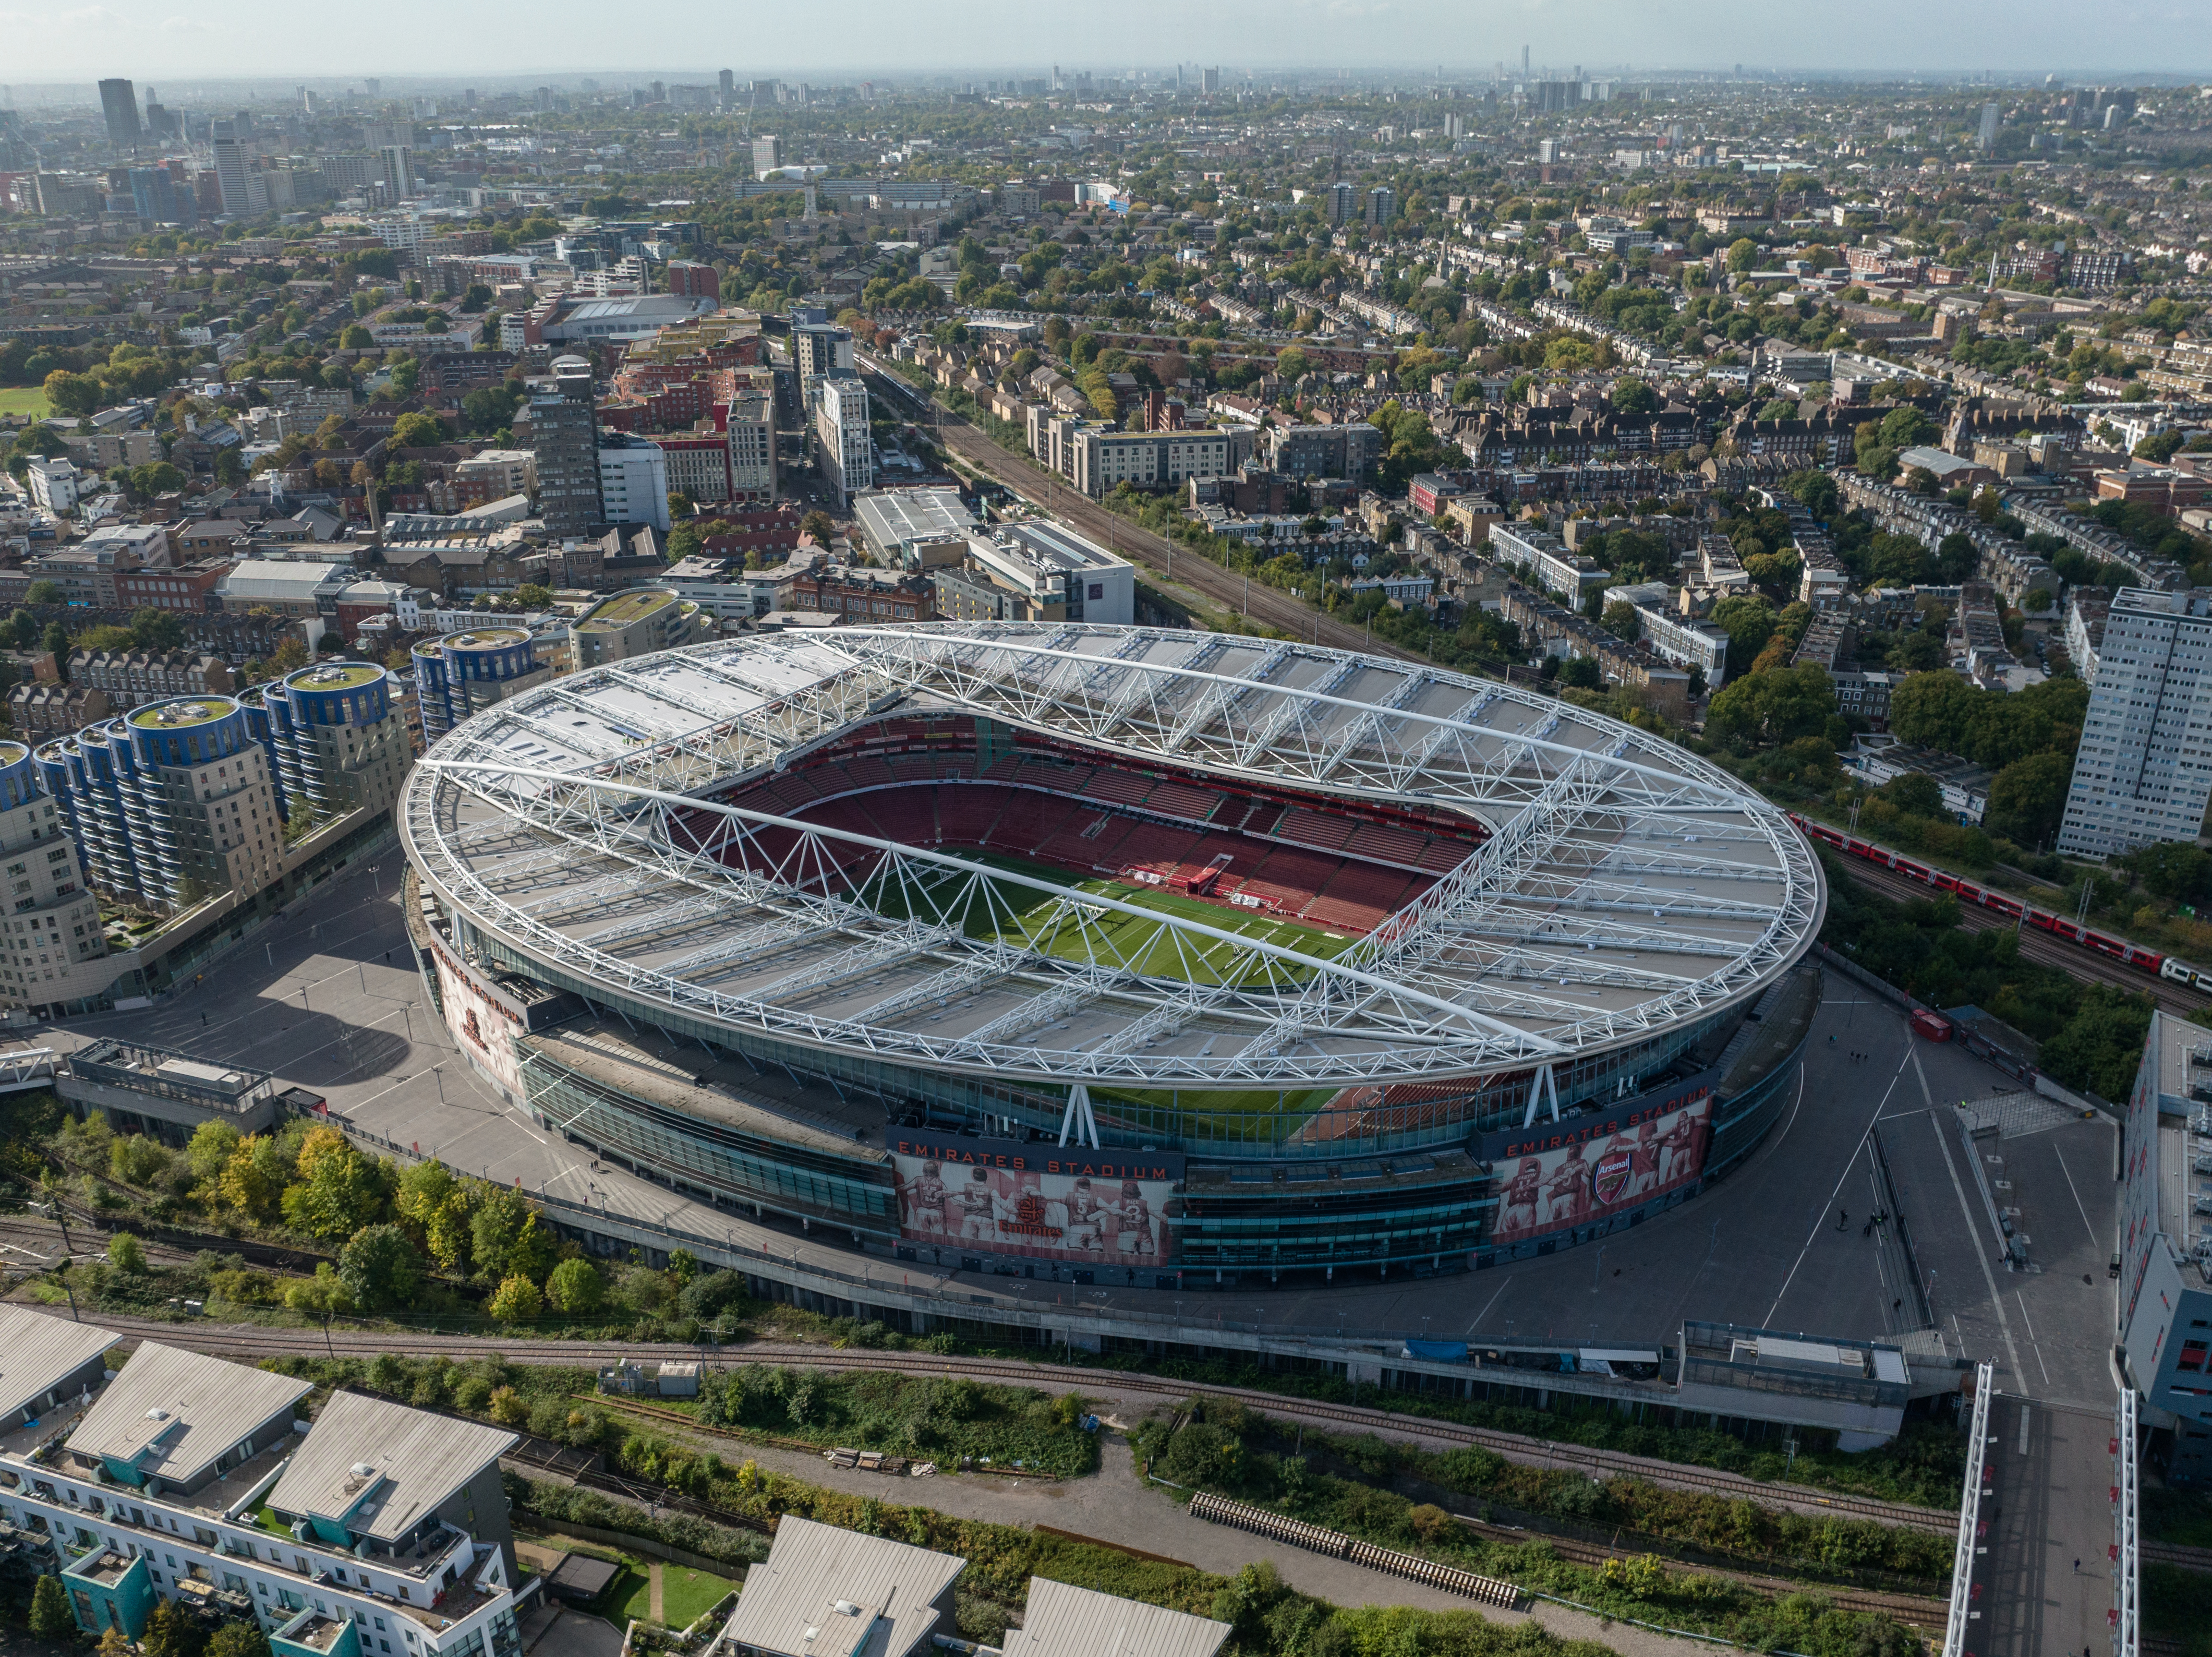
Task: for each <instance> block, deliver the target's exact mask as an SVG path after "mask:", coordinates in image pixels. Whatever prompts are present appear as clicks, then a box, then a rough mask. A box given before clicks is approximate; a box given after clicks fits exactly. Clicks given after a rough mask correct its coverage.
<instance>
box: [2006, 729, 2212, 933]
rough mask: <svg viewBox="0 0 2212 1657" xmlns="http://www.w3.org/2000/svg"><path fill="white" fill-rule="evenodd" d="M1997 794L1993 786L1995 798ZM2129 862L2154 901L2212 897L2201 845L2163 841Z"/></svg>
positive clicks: (2210, 861) (2209, 866) (2208, 859)
mask: <svg viewBox="0 0 2212 1657" xmlns="http://www.w3.org/2000/svg"><path fill="white" fill-rule="evenodd" d="M2048 757H2049V756H2044V755H2039V756H2038V758H2048ZM2020 763H2021V764H2022V765H2026V764H2027V763H2028V762H2027V761H2026V760H2022V761H2021V762H2020ZM2012 769H2013V767H2012V766H2010V765H2008V766H2006V767H2005V770H2006V771H2011V770H2012ZM2000 775H2002V773H2000ZM1995 792H1996V790H1995V789H1994V787H1992V789H1991V793H1992V795H1994V794H1995ZM1992 803H1994V801H1992ZM2126 862H2127V865H2128V867H2129V868H2130V869H2132V870H2134V871H2135V876H2136V879H2137V880H2141V881H2142V883H2143V890H2145V891H2146V892H2149V893H2150V894H2151V896H2153V897H2154V898H2163V899H2166V900H2167V901H2168V902H2170V903H2188V904H2195V903H2199V902H2201V901H2203V899H2205V898H2206V897H2208V896H2212V853H2208V852H2207V851H2206V850H2204V848H2203V847H2202V846H2198V845H2192V844H2189V843H2188V842H2186V841H2181V840H2160V841H2158V842H2155V843H2154V844H2151V845H2147V846H2144V847H2142V848H2140V849H2139V850H2136V851H2132V852H2130V853H2129V854H2128V856H2127V859H2126Z"/></svg>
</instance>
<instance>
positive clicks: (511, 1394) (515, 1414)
mask: <svg viewBox="0 0 2212 1657" xmlns="http://www.w3.org/2000/svg"><path fill="white" fill-rule="evenodd" d="M486 1404H487V1407H488V1408H489V1410H490V1411H491V1418H492V1419H493V1420H494V1421H495V1422H498V1423H499V1424H500V1425H501V1426H502V1427H512V1428H514V1429H518V1430H519V1429H522V1428H525V1427H527V1426H529V1425H530V1415H531V1409H530V1405H529V1404H528V1403H527V1402H526V1401H525V1400H524V1398H523V1396H522V1394H521V1393H520V1392H516V1391H515V1390H514V1389H513V1387H512V1386H501V1387H498V1388H495V1390H494V1391H493V1392H492V1394H491V1397H490V1398H489V1399H488V1400H487V1401H486Z"/></svg>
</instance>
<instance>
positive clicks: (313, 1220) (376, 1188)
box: [282, 1128, 391, 1242]
mask: <svg viewBox="0 0 2212 1657" xmlns="http://www.w3.org/2000/svg"><path fill="white" fill-rule="evenodd" d="M295 1172H296V1173H297V1174H298V1175H299V1179H298V1182H297V1183H296V1184H294V1185H288V1186H287V1187H286V1188H285V1191H284V1195H283V1199H282V1200H283V1209H284V1221H285V1223H286V1224H288V1225H289V1226H291V1227H292V1228H294V1229H295V1230H297V1231H304V1232H306V1233H307V1234H308V1235H309V1236H311V1237H319V1238H321V1239H323V1240H325V1242H337V1241H339V1240H343V1239H344V1238H348V1237H350V1236H352V1235H353V1234H354V1233H356V1232H357V1231H359V1230H360V1229H361V1228H362V1227H363V1226H372V1225H374V1224H376V1223H377V1222H378V1221H380V1220H381V1219H382V1218H383V1216H384V1212H385V1209H386V1204H387V1203H388V1202H389V1201H390V1197H391V1180H390V1179H389V1177H388V1173H389V1171H388V1169H387V1168H386V1167H384V1166H382V1165H380V1164H379V1163H378V1162H377V1161H375V1159H374V1158H373V1157H369V1156H365V1155H363V1154H362V1153H361V1152H359V1151H357V1150H356V1149H355V1148H353V1146H352V1145H351V1144H349V1143H348V1142H347V1140H346V1137H345V1136H344V1135H343V1134H342V1133H340V1132H339V1131H338V1130H337V1129H336V1128H311V1129H310V1130H308V1131H307V1138H306V1140H305V1141H304V1142H302V1143H301V1148H300V1155H299V1161H298V1162H297V1163H296V1164H295Z"/></svg>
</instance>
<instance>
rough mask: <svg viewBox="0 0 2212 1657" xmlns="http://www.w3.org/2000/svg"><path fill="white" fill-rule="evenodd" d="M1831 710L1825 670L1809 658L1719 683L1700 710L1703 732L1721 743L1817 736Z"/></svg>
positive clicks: (1833, 708)
mask: <svg viewBox="0 0 2212 1657" xmlns="http://www.w3.org/2000/svg"><path fill="white" fill-rule="evenodd" d="M1835 711H1836V690H1835V686H1834V685H1833V684H1832V682H1831V681H1830V679H1829V678H1828V673H1827V670H1826V668H1824V667H1820V666H1818V665H1817V664H1815V663H1813V662H1808V663H1806V664H1805V665H1804V666H1803V667H1777V668H1774V669H1772V670H1771V671H1770V672H1767V673H1753V674H1750V675H1748V676H1747V677H1746V678H1743V679H1735V680H1732V681H1730V682H1729V684H1727V685H1723V686H1722V687H1721V690H1720V691H1719V693H1718V694H1717V695H1716V696H1715V697H1714V698H1713V699H1712V704H1711V707H1710V708H1709V709H1708V710H1706V714H1705V730H1706V733H1707V734H1709V735H1711V736H1713V737H1715V738H1717V739H1718V740H1721V741H1723V742H1730V743H1735V744H1741V745H1745V746H1748V745H1751V744H1753V743H1777V742H1793V741H1796V740H1797V739H1799V738H1800V737H1808V736H1819V735H1820V734H1823V733H1824V732H1825V731H1826V728H1827V723H1828V720H1829V717H1830V716H1832V715H1833V714H1834V712H1835Z"/></svg>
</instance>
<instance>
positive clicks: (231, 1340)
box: [100, 1317, 1956, 1535]
mask: <svg viewBox="0 0 2212 1657" xmlns="http://www.w3.org/2000/svg"><path fill="white" fill-rule="evenodd" d="M100 1322H101V1323H102V1324H103V1325H106V1327H109V1328H112V1329H113V1330H115V1331H117V1333H118V1334H119V1335H125V1336H128V1337H131V1338H132V1339H153V1340H159V1341H162V1342H165V1343H168V1344H171V1345H175V1346H183V1347H188V1348H190V1349H192V1350H195V1351H200V1352H207V1353H210V1354H213V1355H217V1356H221V1357H231V1358H245V1359H248V1360H258V1359H261V1358H267V1357H323V1356H327V1355H332V1354H335V1355H339V1356H343V1357H373V1356H375V1355H380V1354H382V1353H386V1352H389V1353H392V1355H395V1356H398V1357H437V1356H445V1357H449V1358H455V1359H466V1358H471V1357H487V1356H498V1357H502V1358H505V1359H507V1360H508V1361H509V1362H519V1363H544V1364H588V1365H596V1364H597V1363H598V1362H600V1361H601V1360H603V1359H605V1358H606V1357H608V1356H610V1355H614V1354H623V1355H629V1356H665V1357H671V1358H680V1359H686V1360H690V1359H696V1358H697V1357H699V1356H700V1355H701V1349H699V1348H697V1347H692V1346H673V1345H661V1346H653V1345H637V1344H633V1343H627V1342H622V1341H590V1342H586V1341H532V1340H524V1341H520V1342H516V1341H511V1340H510V1341H501V1340H498V1339H495V1338H493V1337H486V1336H472V1335H422V1334H416V1333H413V1332H410V1331H404V1330H403V1331H389V1332H387V1331H374V1332H371V1331H351V1330H336V1331H329V1332H327V1333H325V1331H321V1330H313V1329H269V1328H264V1327H261V1326H258V1325H211V1324H205V1323H200V1324H170V1323H158V1322H155V1321H153V1320H151V1319H134V1318H110V1317H102V1318H101V1319H100ZM723 1356H724V1358H725V1361H734V1362H741V1363H790V1364H794V1365H799V1366H803V1367H805V1368H811V1369H820V1370H829V1371H840V1372H849V1371H856V1370H873V1371H879V1372H890V1373H894V1374H908V1375H945V1376H951V1377H962V1378H966V1379H969V1380H982V1381H992V1382H996V1383H1000V1384H1001V1385H1006V1386H1037V1387H1044V1388H1048V1389H1066V1390H1068V1391H1075V1392H1091V1393H1135V1394H1141V1395H1145V1396H1147V1397H1152V1398H1165V1399H1169V1400H1174V1399H1179V1398H1191V1397H1206V1398H1230V1399H1234V1400H1236V1401H1237V1402H1238V1403H1240V1404H1244V1405H1245V1406H1246V1407H1247V1408H1249V1409H1252V1410H1258V1411H1260V1412H1261V1413H1263V1414H1266V1415H1268V1416H1273V1417H1275V1418H1276V1419H1278V1420H1283V1421H1292V1422H1309V1423H1311V1424H1315V1425H1318V1426H1322V1427H1325V1428H1328V1429H1341V1430H1346V1431H1349V1432H1354V1433H1376V1434H1379V1435H1385V1436H1388V1437H1391V1438H1395V1439H1399V1440H1402V1441H1409V1442H1412V1443H1415V1444H1419V1445H1421V1446H1424V1447H1436V1448H1443V1449H1455V1448H1460V1447H1470V1446H1471V1447H1476V1448H1480V1449H1484V1450H1488V1451H1490V1452H1492V1453H1493V1454H1496V1455H1498V1456H1501V1457H1503V1458H1504V1459H1506V1460H1508V1461H1510V1462H1514V1463H1516V1464H1518V1465H1522V1466H1529V1467H1555V1468H1562V1469H1571V1470H1576V1471H1581V1472H1583V1474H1585V1475H1586V1476H1587V1477H1590V1478H1593V1479H1596V1478H1640V1479H1644V1480H1645V1481H1647V1482H1649V1483H1653V1484H1656V1485H1658V1486H1660V1487H1661V1488H1662V1489H1676V1490H1690V1491H1697V1492H1700V1493H1705V1494H1710V1495H1713V1496H1721V1497H1723V1498H1726V1499H1729V1500H1747V1501H1751V1502H1757V1503H1759V1505H1760V1506H1762V1507H1767V1508H1780V1509H1784V1510H1786V1511H1790V1512H1794V1513H1800V1514H1807V1515H1808V1516H1811V1517H1814V1518H1819V1517H1823V1516H1830V1517H1837V1518H1848V1519H1864V1520H1872V1521H1873V1522H1875V1523H1876V1524H1881V1525H1891V1526H1904V1527H1907V1528H1911V1529H1914V1530H1925V1531H1931V1532H1936V1533H1939V1534H1947V1535H1948V1533H1949V1532H1951V1530H1952V1529H1953V1528H1954V1525H1955V1523H1956V1520H1954V1517H1953V1515H1952V1514H1949V1513H1948V1512H1938V1511H1936V1510H1933V1509H1929V1508H1915V1507H1911V1506H1910V1505H1908V1504H1906V1503H1904V1502H1881V1501H1876V1500H1873V1499H1870V1498H1867V1497H1861V1496H1843V1495H1830V1494H1828V1493H1827V1492H1826V1491H1821V1490H1816V1489H1810V1488H1808V1487H1807V1486H1804V1485H1789V1484H1767V1483H1760V1482H1759V1480H1756V1479H1753V1478H1747V1477H1743V1476H1742V1475H1741V1474H1737V1473H1729V1472H1724V1471H1719V1470H1717V1469H1711V1468H1704V1467H1691V1466H1686V1465H1680V1464H1679V1463H1674V1462H1666V1461H1657V1460H1654V1459H1650V1458H1649V1457H1644V1456H1633V1455H1628V1454H1626V1453H1622V1452H1620V1451H1613V1450H1594V1449H1589V1448H1586V1447H1583V1446H1581V1445H1575V1444H1561V1443H1555V1442H1552V1441H1547V1440H1543V1439H1536V1438H1528V1437H1524V1436H1522V1435H1519V1434H1516V1433H1503V1432H1498V1431H1494V1430H1492V1429H1487V1428H1477V1427H1467V1426H1463V1425H1462V1424H1460V1423H1458V1422H1449V1421H1437V1420H1432V1419H1431V1418H1429V1417H1426V1416H1408V1415H1400V1414H1397V1413H1395V1412H1394V1411H1391V1410H1378V1409H1369V1408H1365V1407H1363V1406H1360V1405H1356V1404H1328V1403H1322V1402H1320V1401H1318V1400H1314V1399H1307V1398H1289V1397H1285V1396H1284V1395H1282V1394H1279V1393H1274V1392H1263V1391H1261V1390H1260V1389H1257V1388H1254V1387H1239V1386H1208V1385H1205V1384H1202V1383H1196V1382H1186V1381H1175V1380H1164V1379H1161V1378H1159V1377H1156V1376H1150V1375H1144V1374H1135V1373H1133V1372H1130V1371H1126V1370H1101V1369H1090V1368H1082V1367H1079V1366H1074V1365H1066V1364H1052V1363H1028V1362H1020V1361H1018V1360H1013V1359H1006V1358H965V1357H939V1356H936V1355H931V1354H927V1353H915V1352H865V1351H849V1350H836V1349H824V1348H821V1347H815V1346H804V1345H798V1344H794V1343H754V1344H750V1345H747V1346H744V1347H742V1348H733V1349H726V1350H725V1351H724V1353H723Z"/></svg>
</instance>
